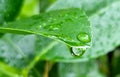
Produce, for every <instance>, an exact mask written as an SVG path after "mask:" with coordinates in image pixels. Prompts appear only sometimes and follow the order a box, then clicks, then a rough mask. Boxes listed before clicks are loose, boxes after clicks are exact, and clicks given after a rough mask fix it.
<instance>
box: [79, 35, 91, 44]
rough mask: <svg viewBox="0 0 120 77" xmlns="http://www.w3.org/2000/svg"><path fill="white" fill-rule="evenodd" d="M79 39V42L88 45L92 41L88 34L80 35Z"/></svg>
mask: <svg viewBox="0 0 120 77" xmlns="http://www.w3.org/2000/svg"><path fill="white" fill-rule="evenodd" d="M77 38H78V40H80V41H81V42H84V43H88V42H90V41H91V39H90V36H89V35H88V34H86V33H80V34H79V35H78V36H77Z"/></svg>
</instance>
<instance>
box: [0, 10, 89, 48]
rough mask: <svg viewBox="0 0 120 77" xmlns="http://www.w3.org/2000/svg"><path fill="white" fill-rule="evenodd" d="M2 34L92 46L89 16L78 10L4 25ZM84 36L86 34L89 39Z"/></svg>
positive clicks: (60, 11)
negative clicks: (33, 35) (35, 36)
mask: <svg viewBox="0 0 120 77" xmlns="http://www.w3.org/2000/svg"><path fill="white" fill-rule="evenodd" d="M0 32H2V33H7V32H8V33H9V32H10V33H19V34H38V35H43V36H47V37H50V38H55V39H56V38H58V39H59V40H62V41H64V42H65V43H67V44H68V45H70V46H90V42H91V28H90V24H89V21H88V19H87V16H86V15H85V13H84V12H83V11H82V10H80V9H77V8H71V9H63V10H56V11H51V12H48V13H44V14H40V15H36V16H33V17H30V18H26V19H23V20H19V21H15V22H11V23H8V24H4V25H3V26H2V27H0ZM82 34H86V35H87V38H86V36H83V35H82Z"/></svg>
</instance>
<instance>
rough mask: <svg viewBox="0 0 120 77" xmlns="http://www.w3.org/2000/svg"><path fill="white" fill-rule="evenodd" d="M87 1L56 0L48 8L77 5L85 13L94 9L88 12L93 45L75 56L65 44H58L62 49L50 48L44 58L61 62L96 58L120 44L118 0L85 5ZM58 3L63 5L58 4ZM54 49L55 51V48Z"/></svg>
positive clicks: (119, 7)
mask: <svg viewBox="0 0 120 77" xmlns="http://www.w3.org/2000/svg"><path fill="white" fill-rule="evenodd" d="M88 2H90V1H89V0H77V1H74V0H72V1H70V0H66V1H65V2H64V1H62V0H58V1H57V2H56V3H55V4H54V5H53V6H51V8H50V9H51V10H52V9H53V10H55V9H61V8H62V9H63V8H71V7H79V8H81V7H82V8H83V9H86V12H87V14H88V13H89V12H90V10H91V11H94V12H92V13H91V12H90V13H91V14H90V15H89V14H88V16H89V20H90V22H91V26H92V35H93V39H92V43H93V45H92V46H91V48H90V49H88V50H87V51H86V52H85V54H84V55H83V56H82V57H80V58H76V57H73V56H71V54H70V53H69V49H68V47H67V46H66V47H65V45H63V44H60V45H58V46H61V48H60V49H62V50H59V48H58V51H60V52H57V53H56V52H54V51H53V50H51V51H50V52H48V53H47V54H46V55H44V58H45V59H48V60H51V59H52V60H54V61H63V62H73V61H86V60H89V59H91V58H96V57H99V56H101V55H105V54H107V53H108V52H110V51H111V50H113V49H114V48H115V47H117V46H118V45H119V44H120V40H119V37H120V36H119V34H120V31H119V30H120V28H119V24H120V22H119V20H120V14H119V12H120V5H119V4H120V1H119V0H109V1H108V0H100V2H99V1H96V0H93V2H91V3H89V5H85V4H86V3H88ZM101 3H104V4H105V5H104V6H101ZM77 4H81V5H77ZM82 4H83V5H82ZM59 5H63V6H59ZM96 6H99V8H98V9H97V10H95V8H97V7H96ZM89 8H90V10H89ZM50 9H49V10H50ZM87 9H88V10H87ZM66 49H67V50H66ZM55 51H57V49H56V50H55ZM65 51H66V52H65ZM52 53H56V54H55V55H52ZM48 56H50V57H48Z"/></svg>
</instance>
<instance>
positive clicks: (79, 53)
mask: <svg viewBox="0 0 120 77" xmlns="http://www.w3.org/2000/svg"><path fill="white" fill-rule="evenodd" d="M87 48H89V46H80V47H72V50H71V53H72V55H74V56H79V57H80V56H82V55H83V54H84V52H85V51H86V49H87Z"/></svg>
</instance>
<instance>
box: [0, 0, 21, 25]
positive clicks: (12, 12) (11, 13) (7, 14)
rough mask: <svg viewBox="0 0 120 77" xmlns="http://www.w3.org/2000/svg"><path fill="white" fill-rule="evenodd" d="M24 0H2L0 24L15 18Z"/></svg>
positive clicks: (0, 1)
mask: <svg viewBox="0 0 120 77" xmlns="http://www.w3.org/2000/svg"><path fill="white" fill-rule="evenodd" d="M22 2H23V0H0V24H2V23H3V22H5V21H12V20H14V19H15V17H16V16H17V14H18V13H19V11H20V8H21V5H22Z"/></svg>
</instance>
